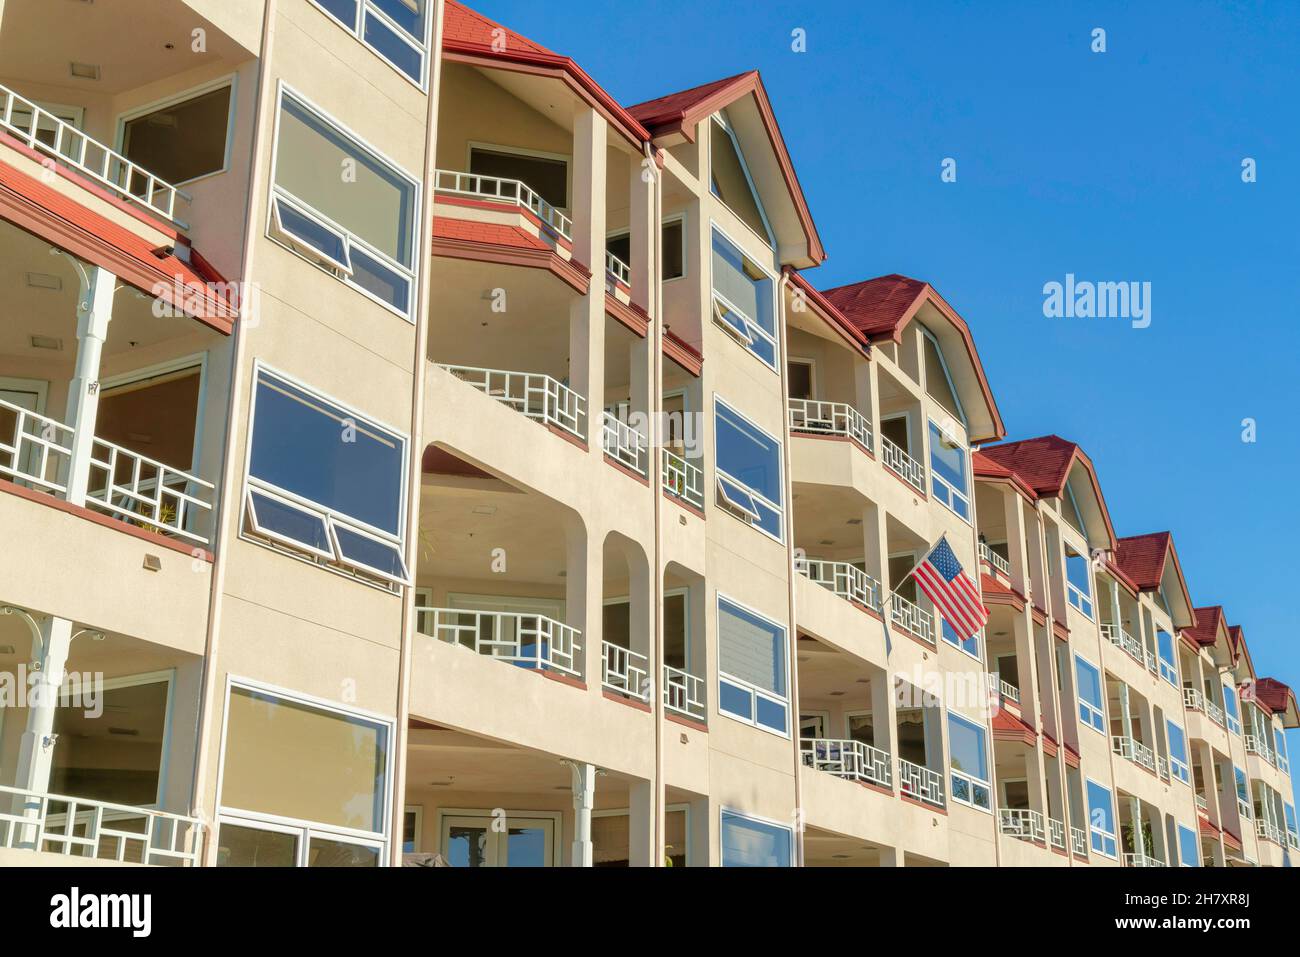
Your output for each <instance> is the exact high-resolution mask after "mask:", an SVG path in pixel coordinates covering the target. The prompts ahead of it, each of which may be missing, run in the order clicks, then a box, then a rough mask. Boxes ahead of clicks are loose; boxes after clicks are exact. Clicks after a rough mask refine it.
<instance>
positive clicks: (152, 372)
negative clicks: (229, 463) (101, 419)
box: [99, 352, 208, 475]
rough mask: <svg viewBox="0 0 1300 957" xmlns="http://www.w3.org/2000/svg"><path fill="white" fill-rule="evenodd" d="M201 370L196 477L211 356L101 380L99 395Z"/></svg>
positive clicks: (194, 460)
mask: <svg viewBox="0 0 1300 957" xmlns="http://www.w3.org/2000/svg"><path fill="white" fill-rule="evenodd" d="M196 367H197V368H198V370H199V399H198V402H197V403H196V405H197V408H196V409H195V413H194V450H193V453H192V454H191V456H190V472H191V473H193V474H195V475H197V474H198V471H199V456H200V453H201V452H202V450H203V421H204V418H205V415H206V412H207V397H208V354H207V352H196V353H193V354H191V355H188V356H182V357H180V358H179V359H168V360H167V361H165V362H158V363H155V364H154V365H151V366H145V367H144V368H143V369H133V370H131V371H130V372H123V373H122V374H121V375H115V376H107V377H105V378H104V379H101V380H100V383H99V395H100V397H101V398H103V396H104V395H105V394H106V393H108V392H110V391H112V390H113V389H120V388H121V387H122V386H124V385H131V384H132V383H135V382H143V381H145V380H146V379H154V378H157V377H159V376H165V375H170V374H171V373H173V372H183V371H184V370H186V369H193V368H196Z"/></svg>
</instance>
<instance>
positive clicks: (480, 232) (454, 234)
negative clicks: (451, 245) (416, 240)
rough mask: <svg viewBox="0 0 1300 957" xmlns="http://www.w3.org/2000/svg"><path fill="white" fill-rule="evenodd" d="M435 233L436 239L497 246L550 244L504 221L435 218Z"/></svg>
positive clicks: (533, 247)
mask: <svg viewBox="0 0 1300 957" xmlns="http://www.w3.org/2000/svg"><path fill="white" fill-rule="evenodd" d="M433 235H434V238H436V239H463V240H465V241H467V242H472V243H492V244H494V245H497V246H515V247H517V248H519V249H544V250H548V251H549V250H550V248H551V247H550V246H549V245H547V244H546V243H544V242H543V241H542V240H540V239H538V238H537V237H536V236H534V235H533V234H532V233H530V232H529V231H528V230H526V229H523V228H521V227H519V226H507V225H505V224H502V223H479V222H474V221H472V220H466V219H452V218H450V217H447V216H435V217H434V218H433Z"/></svg>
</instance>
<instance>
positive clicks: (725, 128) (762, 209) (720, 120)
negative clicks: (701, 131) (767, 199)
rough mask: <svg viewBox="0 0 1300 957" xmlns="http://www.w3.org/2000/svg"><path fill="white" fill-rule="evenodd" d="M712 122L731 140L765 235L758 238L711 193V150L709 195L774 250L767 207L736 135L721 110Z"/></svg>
mask: <svg viewBox="0 0 1300 957" xmlns="http://www.w3.org/2000/svg"><path fill="white" fill-rule="evenodd" d="M712 121H713V122H714V123H717V124H718V126H720V127H722V132H724V133H726V134H727V139H729V140H731V147H732V149H734V150H735V151H736V159H738V160H739V161H740V170H741V172H742V173H744V174H745V182H746V183H748V184H749V192H750V194H751V195H752V196H753V197H754V205H755V206H757V207H758V217H759V219H761V220H762V221H763V229H764V230H765V231H766V233H767V235H766V236H759V235H758V233H756V232H754V229H753V228H752V227H751V226H750V225H749V223H747V222H745V220H744V219H743V218H742V217H741V215H740V213H738V212H736V211H735V210H734V209H732V208H731V207H730V206H728V205H727V201H726V200H724V199H723V198H722V197H721V196H719V195H718V194H717V193H715V192H714V191H713V150H712V149H710V150H709V183H708V187H709V195H710V196H712V197H713V198H714V199H715V200H717V201H718V202H719V203H721V204H722V207H723V208H724V209H726V211H727V212H729V213H731V215H732V216H734V217H736V222H738V223H740V225H742V226H744V227H745V228H746V229H748V230H749V231H750V232H751V233H754V235H755V236H758V238H759V239H760V240H764V241H766V243H767V246H768V248H769V249H772V250H775V249H776V233H774V232H772V223H771V221H770V220H768V218H767V207H766V206H764V205H763V196H762V194H761V193H759V191H758V186H757V184H755V182H754V177H753V176H752V175H751V174H750V172H749V160H747V159H745V151H744V150H742V149H741V148H740V140H739V139H737V138H736V133H735V131H734V130H733V129H732V128H731V123H730V122H729V121H728V119H727V117H726V116H725V114H724V113H723V111H722V110H719V111H718V112H717V113H714V114H713V116H712Z"/></svg>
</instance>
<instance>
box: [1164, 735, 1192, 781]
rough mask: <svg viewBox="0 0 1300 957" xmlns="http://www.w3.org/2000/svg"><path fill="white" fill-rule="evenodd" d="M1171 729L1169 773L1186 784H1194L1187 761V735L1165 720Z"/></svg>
mask: <svg viewBox="0 0 1300 957" xmlns="http://www.w3.org/2000/svg"><path fill="white" fill-rule="evenodd" d="M1165 724H1166V725H1167V726H1168V728H1169V773H1170V774H1172V775H1173V776H1174V777H1176V778H1177V779H1178V780H1180V781H1182V782H1183V783H1184V784H1191V783H1192V772H1191V769H1190V768H1189V767H1188V760H1187V735H1186V734H1185V733H1184V732H1183V729H1182V728H1180V727H1178V725H1176V724H1174V723H1173V721H1171V720H1169V719H1165Z"/></svg>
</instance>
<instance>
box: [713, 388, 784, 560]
mask: <svg viewBox="0 0 1300 957" xmlns="http://www.w3.org/2000/svg"><path fill="white" fill-rule="evenodd" d="M713 423H714V430H713V431H714V445H715V451H716V455H717V463H716V466H717V480H718V487H717V501H718V504H719V505H721V506H722V507H724V508H726V509H727V510H728V511H729V512H731V513H732V514H733V515H735V516H737V517H738V518H741V519H744V520H745V521H747V522H749V523H750V524H751V525H753V526H754V527H755V528H759V529H762V530H763V531H764V532H766V533H767V534H768V535H771V536H772V537H773V538H775V539H777V541H781V540H782V519H783V516H784V512H783V511H782V508H781V501H782V498H783V491H784V480H783V479H782V476H781V443H780V442H778V441H777V440H776V439H775V438H773V437H772V436H770V435H768V434H767V433H766V432H764V431H763V430H762V429H760V428H758V426H756V425H754V424H752V423H751V422H749V420H747V419H745V418H744V417H742V416H741V415H740V413H738V412H736V411H735V410H734V409H732V408H731V407H730V406H728V405H727V404H726V403H725V402H723V401H722V400H721V399H717V400H716V401H715V403H714V417H713Z"/></svg>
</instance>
